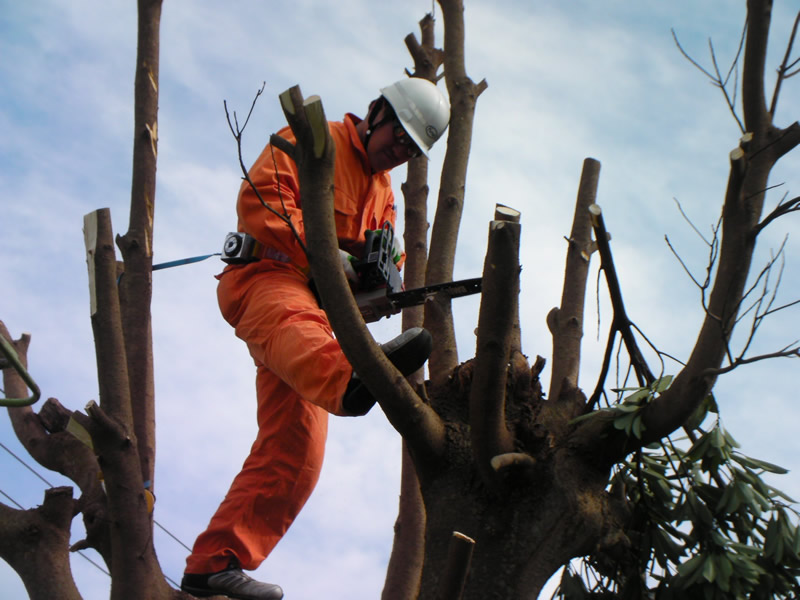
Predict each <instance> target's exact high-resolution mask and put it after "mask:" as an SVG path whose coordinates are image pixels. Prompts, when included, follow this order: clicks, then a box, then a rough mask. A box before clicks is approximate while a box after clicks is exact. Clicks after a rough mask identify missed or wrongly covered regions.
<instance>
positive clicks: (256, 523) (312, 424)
mask: <svg viewBox="0 0 800 600" xmlns="http://www.w3.org/2000/svg"><path fill="white" fill-rule="evenodd" d="M449 119H450V107H449V105H448V102H447V100H446V99H445V97H444V96H443V95H442V93H441V92H440V91H439V89H438V88H437V87H436V85H434V84H433V83H431V82H429V81H426V80H423V79H418V78H410V79H405V80H402V81H398V82H396V83H394V84H392V85H390V86H388V87H386V88H383V89H382V90H381V96H380V97H379V98H378V99H376V100H374V101H373V102H372V103H371V104H370V107H369V113H368V115H367V117H366V119H364V120H361V119H359V118H358V117H356V116H355V115H352V114H347V115H345V117H344V120H343V122H331V123H329V129H330V133H331V138H332V140H333V141H334V143H335V144H336V164H335V175H334V209H335V220H336V230H337V235H338V238H339V247H340V253H341V256H342V261H343V266H344V268H345V271H346V272H347V271H352V267H351V265H350V263H349V258H350V257H351V255H355V256H360V255H361V254H362V251H363V246H364V236H365V232H366V231H368V230H377V229H380V228H381V226H382V225H383V223H385V222H387V221H388V222H389V223H391V224H392V225H394V222H395V215H396V210H395V206H394V196H393V194H392V189H391V180H390V177H389V174H388V171H389V170H391V169H393V168H394V167H397V166H399V165H402V164H404V163H405V162H407V161H408V160H409V159H410V158H412V157H414V156H417V155H419V154H424V155H426V156H427V154H428V150H429V149H430V148H431V146H432V145H433V143H434V142H435V141H436V140H437V139H438V138H439V137H440V136H441V135H442V134H443V133H444V130H445V129H446V128H447V125H448V122H449ZM279 135H280V136H281V137H284V138H286V139H287V140H288V141H290V142H292V143H294V142H295V140H294V137H293V135H292V133H291V131H290V130H289V128H285V129H283V130H282V131H280V132H279ZM249 174H250V178H251V179H252V181H253V184H254V186H251V185H250V184H249V183H248V182H244V184H243V185H242V188H241V190H240V192H239V199H238V202H237V214H238V219H239V226H238V228H239V231H240V232H245V233H247V234H249V235H251V236H253V237H254V238H255V239H256V240H257V242H258V244H257V245H256V247H257V251H256V252H257V258H259V260H257V261H255V262H250V263H248V264H244V265H242V264H239V265H230V266H228V267H227V268H226V269H225V270H224V272H223V273H222V275H220V276H219V280H220V281H219V286H218V290H217V293H218V299H219V304H220V309H221V311H222V314H223V316H224V317H225V319H226V320H227V321H228V322H229V323H230V324H231V325H232V326H233V327H234V328H235V330H236V335H237V336H238V337H240V338H241V339H242V340H244V341H245V342H246V343H247V346H248V349H249V351H250V354H251V356H252V357H253V360H254V361H255V364H256V367H257V375H256V389H257V397H258V436H257V439H256V441H255V443H254V444H253V446H252V448H251V451H250V455H249V456H248V458H247V459H246V460H245V463H244V466H243V467H242V470H241V472H240V473H239V474H238V475H237V476H236V478H235V479H234V481H233V484H232V485H231V488H230V490H229V491H228V494H227V495H226V497H225V500H224V501H223V502H222V504H221V505H220V507H219V509H218V510H217V512H216V514H215V515H214V516H213V517H212V519H211V522H210V523H209V525H208V528H207V529H206V531H204V532H203V533H202V534H200V536H199V537H198V538H197V541H196V542H195V545H194V548H193V550H192V554H191V555H190V556H189V557H188V559H187V561H186V572H185V574H184V577H183V581H182V582H181V589H182V590H183V591H186V592H189V593H191V594H194V595H195V596H212V595H223V596H228V597H230V598H238V599H240V600H277V599H279V598H282V597H283V591H282V590H281V588H280V587H279V586H277V585H273V584H267V583H261V582H258V581H255V580H253V579H251V578H250V577H249V576H247V575H246V574H245V573H244V572H243V569H244V570H253V569H256V568H257V567H258V566H259V565H260V564H261V563H262V562H263V560H264V559H265V558H266V557H267V556H268V555H269V553H270V552H271V551H272V549H273V548H274V547H275V545H276V544H277V543H278V541H279V540H280V539H281V537H282V536H283V535H284V534H285V533H286V531H287V530H288V528H289V526H290V525H291V523H292V522H293V520H294V519H295V517H296V516H297V514H298V513H299V511H300V509H301V508H302V507H303V505H304V504H305V502H306V500H307V499H308V497H309V496H310V494H311V492H312V491H313V489H314V486H315V485H316V483H317V480H318V478H319V473H320V470H321V468H322V459H323V454H324V447H325V440H326V437H327V427H328V414H329V413H330V414H334V415H340V416H347V415H353V416H354V415H363V414H366V413H367V412H368V411H369V410H370V408H371V407H372V405H373V404H374V403H375V399H374V398H373V397H372V396H371V395H370V393H369V392H368V391H367V389H366V388H365V387H364V385H363V384H362V383H361V382H360V380H359V379H358V376H357V375H356V374H355V373H354V372H353V369H352V367H351V366H350V364H349V363H348V362H347V359H346V358H345V356H344V354H343V353H342V350H341V348H340V347H339V344H338V342H337V341H336V340H335V338H334V336H333V333H332V331H331V328H330V325H329V323H328V320H327V317H326V315H325V313H324V311H322V310H321V308H320V307H319V305H318V304H317V301H316V299H315V297H314V294H313V293H312V291H311V289H310V288H309V280H308V274H309V268H308V260H307V257H306V255H305V252H304V250H303V248H304V241H305V231H304V227H303V219H302V211H301V199H300V189H299V180H298V175H297V168H296V166H295V164H294V162H293V161H292V159H291V158H290V157H289V156H287V155H286V154H284V153H283V152H281V151H280V150H278V149H277V148H275V147H272V146H270V145H268V146H267V147H266V148H265V149H264V151H263V152H262V153H261V156H259V158H258V160H257V161H256V163H255V165H253V167H252V169H251V170H250V173H249ZM253 187H255V190H254V189H253ZM382 349H383V351H384V352H385V353H386V355H387V357H388V358H389V360H391V361H392V363H393V364H394V365H395V366H396V367H397V368H398V369H399V370H400V371H401V372H402V373H403V374H404V375H409V374H411V373H413V372H414V371H416V370H418V369H419V368H421V367H422V366H423V365H424V363H425V361H426V360H427V359H428V356H429V355H430V351H431V338H430V334H428V332H427V331H425V330H424V329H422V328H416V329H410V330H407V331H405V332H403V333H402V334H401V335H399V336H398V337H397V338H395V339H394V340H391V341H390V342H388V343H386V344H383V345H382Z"/></svg>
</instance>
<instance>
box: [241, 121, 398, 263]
mask: <svg viewBox="0 0 800 600" xmlns="http://www.w3.org/2000/svg"><path fill="white" fill-rule="evenodd" d="M359 121H360V119H359V118H358V117H356V116H355V115H352V114H347V115H345V117H344V121H343V122H338V121H335V122H333V121H332V122H330V123H329V128H330V133H331V138H332V139H333V141H334V143H335V144H336V167H335V175H334V182H333V183H334V211H335V217H336V232H337V236H338V238H339V247H340V248H341V249H343V250H345V251H347V252H349V253H350V254H352V255H353V256H356V257H360V256H361V255H362V253H363V245H364V233H365V232H366V231H367V230H370V229H379V228H380V227H381V225H382V224H383V223H384V222H386V221H389V222H390V223H391V224H392V226H394V223H395V215H396V210H395V206H394V194H393V193H392V186H391V178H390V177H389V173H388V172H386V171H383V172H380V173H375V174H373V173H372V172H371V170H370V167H369V163H368V161H367V154H366V151H365V150H364V146H363V144H362V143H361V140H360V139H359V137H358V133H357V132H356V124H357V123H358V122H359ZM278 135H280V136H281V137H283V138H285V139H287V140H288V141H290V142H291V143H295V138H294V135H293V134H292V132H291V130H290V129H289V128H288V127H286V128H284V129H282V130H281V131H279V132H278ZM250 178H251V179H252V180H253V183H254V184H255V186H256V188H257V189H258V191H259V193H260V194H261V198H262V199H263V200H264V201H265V202H267V203H268V204H269V205H270V206H272V207H273V208H275V210H277V211H278V212H280V213H282V214H288V215H289V216H290V217H291V220H292V223H293V224H294V228H295V229H296V230H297V232H298V234H299V235H300V236H301V237H302V239H303V242H304V243H305V228H304V226H303V215H302V210H301V204H300V186H299V178H298V175H297V167H296V165H295V163H294V161H293V160H292V159H291V158H290V157H289V156H288V155H286V154H285V153H284V152H282V151H280V150H279V149H278V148H274V147H273V146H271V145H267V147H266V148H264V150H263V152H262V153H261V155H260V156H259V157H258V159H257V160H256V162H255V164H254V165H253V167H252V168H251V169H250ZM236 211H237V214H238V216H239V225H238V227H239V231H244V232H246V233H249V234H250V235H252V236H253V237H254V238H256V239H257V240H258V241H259V242H261V243H262V244H264V246H265V247H266V248H267V256H268V258H273V259H276V260H279V261H281V262H287V263H291V264H292V265H294V266H295V267H297V268H298V269H300V270H301V271H303V272H307V270H308V259H307V258H306V256H305V254H304V252H303V250H302V248H301V247H300V244H299V243H298V242H297V239H296V238H295V236H294V234H293V233H292V231H291V229H290V228H289V226H288V225H287V224H286V223H284V222H283V221H282V220H281V219H280V218H279V217H278V216H277V215H275V214H273V213H272V212H271V211H270V210H268V209H267V208H265V207H264V206H263V205H262V204H261V201H260V200H259V199H258V197H257V196H256V194H255V192H254V191H253V189H252V187H251V186H250V184H249V183H248V182H247V181H245V182H243V183H242V187H241V189H240V191H239V199H238V202H237V206H236ZM265 262H268V261H261V263H265ZM257 264H258V263H257ZM265 266H266V265H265ZM255 270H261V269H260V268H256V269H255Z"/></svg>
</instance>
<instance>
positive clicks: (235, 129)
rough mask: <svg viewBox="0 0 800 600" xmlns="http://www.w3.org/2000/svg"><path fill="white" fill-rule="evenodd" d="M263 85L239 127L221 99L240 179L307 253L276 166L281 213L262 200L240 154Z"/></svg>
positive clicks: (225, 102)
mask: <svg viewBox="0 0 800 600" xmlns="http://www.w3.org/2000/svg"><path fill="white" fill-rule="evenodd" d="M265 86H266V82H264V83H263V84H262V85H261V88H260V89H259V90H257V91H256V95H255V97H254V98H253V102H252V104H251V105H250V110H249V111H248V112H247V118H246V119H245V120H244V124H243V125H242V126H241V127H239V119H238V117H237V116H236V111H233V121H231V113H230V112H229V111H228V102H227V101H226V100H223V101H222V105H223V106H224V107H225V118H226V119H227V121H228V128H229V129H230V130H231V134H233V138H234V139H235V140H236V149H237V152H238V156H239V167H240V168H241V170H242V173H243V176H242V179H243V180H244V181H246V182H247V184H248V185H249V186H250V189H252V190H253V193H254V194H255V195H256V198H258V201H259V202H260V203H261V205H262V206H263V207H264V208H266V209H267V210H268V211H270V212H271V213H272V214H274V215H275V216H276V217H278V218H279V219H280V220H281V221H283V222H284V223H286V225H287V226H288V227H289V229H291V231H292V233H293V234H294V237H295V239H296V240H297V243H298V244H299V245H300V248H301V249H302V250H303V253H304V254H308V252H307V251H306V245H305V242H304V241H303V239H302V237H301V236H300V234H299V233H298V231H297V229H296V227H295V225H294V223H293V222H292V218H291V215H289V213H288V211H287V210H286V204H285V203H284V200H283V195H282V194H281V184H280V178H279V176H278V172H277V167H276V169H275V177H276V179H277V181H278V198H279V199H280V202H281V208H282V209H283V212H282V213H281V212H280V211H278V210H277V209H275V208H274V207H273V206H271V205H270V204H269V203H267V202H266V201H265V200H264V198H263V197H262V196H261V192H259V190H258V187H256V184H255V182H253V180H252V179H251V178H250V172H249V171H248V169H247V165H246V164H245V162H244V156H243V154H242V136H243V134H244V130H245V128H246V127H247V124H248V123H249V122H250V117H251V116H252V114H253V109H254V108H255V106H256V102H258V99H259V97H260V96H261V94H263V93H264V87H265ZM270 142H272V137H270ZM286 143H287V144H288V143H289V142H286ZM278 146H279V148H280V149H281V150H284V152H286V153H287V154H288V155H289V156H292V153H291V152H289V151H287V149H286V148H284V147H283V145H278ZM272 162H273V165H274V164H275V154H274V151H273V154H272Z"/></svg>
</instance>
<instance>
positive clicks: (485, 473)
mask: <svg viewBox="0 0 800 600" xmlns="http://www.w3.org/2000/svg"><path fill="white" fill-rule="evenodd" d="M515 212H516V211H515ZM515 218H516V221H511V220H495V221H492V222H491V224H490V227H489V243H488V248H487V251H486V260H485V262H484V267H483V297H482V299H481V309H480V314H479V316H478V340H477V345H476V350H475V366H474V369H473V376H472V388H471V390H470V396H469V419H470V431H471V438H472V451H473V454H474V456H475V463H476V465H477V467H478V472H479V473H481V475H482V477H483V480H484V483H485V484H486V485H488V486H490V487H494V486H495V485H496V484H497V477H496V472H495V470H494V469H493V468H492V466H491V460H492V458H494V457H495V456H497V455H498V454H505V453H508V452H511V451H512V450H513V447H514V444H513V437H512V436H511V434H510V433H509V431H508V428H507V426H506V417H505V415H506V413H505V404H506V380H507V375H508V363H509V352H510V348H511V338H512V335H513V328H514V324H515V322H516V315H517V305H518V299H519V271H520V267H519V240H520V229H521V228H520V224H519V213H518V212H517V213H516V215H515Z"/></svg>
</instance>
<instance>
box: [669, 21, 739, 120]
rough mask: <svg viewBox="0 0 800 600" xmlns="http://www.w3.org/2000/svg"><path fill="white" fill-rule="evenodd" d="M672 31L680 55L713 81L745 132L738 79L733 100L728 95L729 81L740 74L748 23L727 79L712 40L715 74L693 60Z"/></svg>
mask: <svg viewBox="0 0 800 600" xmlns="http://www.w3.org/2000/svg"><path fill="white" fill-rule="evenodd" d="M671 31H672V39H673V40H674V41H675V45H676V46H677V47H678V50H679V51H680V53H681V54H682V55H683V56H684V58H686V60H688V61H689V62H690V63H691V64H692V65H694V66H695V67H696V68H697V69H698V70H699V71H700V72H701V73H703V75H705V76H706V77H708V78H709V79H710V80H711V83H712V84H714V86H716V87H718V88H719V89H720V90H721V91H722V94H723V96H724V97H725V103H726V104H727V105H728V109H729V110H730V112H731V115H732V116H733V118H734V119H735V120H736V123H737V124H738V125H739V129H740V130H741V131H745V129H744V125H743V124H742V121H741V120H740V119H739V115H738V114H737V113H736V89H738V86H737V83H738V77H737V78H736V79H737V81H734V96H733V98H731V96H730V94H729V93H728V87H727V86H728V80H729V79H730V76H731V73H735V72H737V73H738V64H739V59H740V57H741V54H742V49H743V47H744V43H745V36H746V32H747V23H745V25H744V28H743V29H742V35H741V38H740V40H739V48H738V50H737V51H736V56H735V57H734V59H733V61H731V66H730V68H729V69H728V73H727V75H726V76H725V77H722V74H721V72H720V70H719V66H718V64H717V56H716V53H715V51H714V45H713V44H712V42H711V40H710V39H709V40H708V46H709V51H710V53H711V62H712V64H713V65H714V73H711V72H710V71H708V70H707V69H706V68H705V67H703V66H702V65H701V64H700V63H698V62H697V61H696V60H695V59H694V58H692V57H691V56H690V55H689V53H688V52H686V50H685V49H684V48H683V46H682V45H681V43H680V41H679V40H678V35H677V33H676V32H675V30H674V29H672V30H671Z"/></svg>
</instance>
